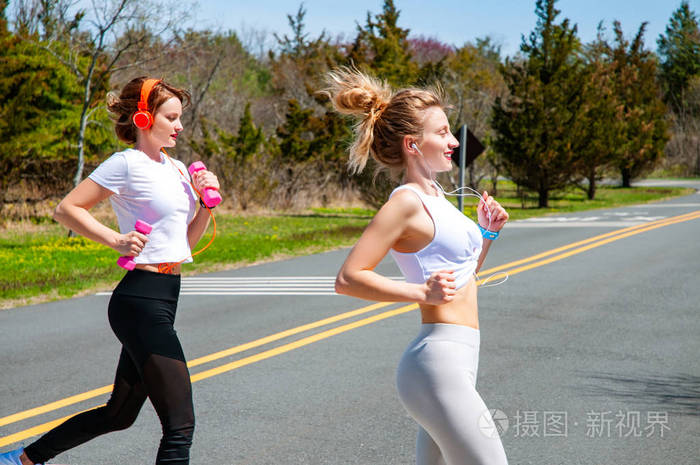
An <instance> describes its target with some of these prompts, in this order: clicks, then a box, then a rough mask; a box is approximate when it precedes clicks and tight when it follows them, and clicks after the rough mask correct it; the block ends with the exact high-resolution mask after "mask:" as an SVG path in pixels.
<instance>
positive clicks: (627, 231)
mask: <svg viewBox="0 0 700 465" xmlns="http://www.w3.org/2000/svg"><path fill="white" fill-rule="evenodd" d="M697 218H700V211H695V212H692V213H688V214H685V215H679V216H675V217H671V218H665V219H663V220H658V221H654V222H650V223H644V224H642V225H636V226H632V227H629V228H623V229H620V230H617V231H612V232H610V233H606V234H601V235H599V236H595V237H593V238H589V239H586V240H583V241H578V242H575V243H572V244H569V245H566V246H563V247H559V248H556V249H552V250H550V251H547V252H543V253H540V254H537V255H533V256H531V257H528V258H525V259H522V260H517V261H514V262H510V263H507V264H504V265H500V266H497V267H494V268H490V269H488V270H485V271H483V272H482V273H481V274H489V273H493V272H496V271H502V270H505V269H508V271H507V273H508V274H509V275H513V274H517V273H521V272H523V271H526V270H529V269H532V268H536V267H540V266H543V265H546V264H548V263H552V262H555V261H558V260H562V259H564V258H567V257H570V256H572V255H576V254H579V253H582V252H584V251H587V250H590V249H593V248H596V247H600V246H602V245H605V244H608V243H610V242H614V241H617V240H620V239H623V238H626V237H629V236H632V235H636V234H640V233H642V232H646V231H650V230H653V229H657V228H661V227H664V226H669V225H672V224H677V223H681V222H684V221H689V220H693V219H697ZM601 239H603V240H601ZM596 240H598V242H594V241H596ZM583 244H588V245H586V246H583V247H579V248H578V249H574V250H571V251H569V252H567V253H562V254H560V255H556V256H554V257H550V258H549V259H546V260H540V261H537V262H534V263H531V264H529V265H525V266H521V267H517V265H519V264H522V263H528V262H532V261H534V260H537V259H538V258H542V257H546V256H550V255H553V254H555V253H557V252H561V251H564V250H569V249H572V248H574V247H576V246H578V245H583ZM512 266H516V268H512V269H511V267H512ZM487 279H488V278H483V279H480V280H479V281H478V282H479V283H482V282H484V281H486V280H487ZM392 304H393V303H391V302H389V303H387V302H384V303H376V304H372V305H369V306H366V307H363V308H360V309H357V310H353V311H350V312H345V313H341V314H339V315H335V316H332V317H329V318H325V319H322V320H318V321H316V322H312V323H308V324H305V325H301V326H297V327H295V328H291V329H289V330H285V331H281V332H279V333H275V334H272V335H270V336H266V337H264V338H260V339H257V340H255V341H251V342H248V343H246V344H241V345H238V346H235V347H232V348H230V349H226V350H223V351H219V352H215V353H213V354H210V355H207V356H204V357H200V358H197V359H194V360H192V361H190V362H189V363H188V365H189V366H190V367H194V366H197V365H201V364H204V363H207V362H211V361H214V360H218V359H220V358H223V357H227V356H229V355H233V354H236V353H239V352H242V351H245V350H248V349H251V348H255V347H259V346H261V345H264V344H268V343H269V342H273V341H276V340H279V339H282V338H285V337H288V336H291V335H294V334H298V333H300V332H303V331H307V330H309V329H314V328H318V327H320V326H325V325H327V324H330V323H333V322H337V321H340V320H343V319H347V318H351V317H353V316H356V315H360V314H363V313H367V312H370V311H373V310H376V309H379V308H383V307H386V306H389V305H392ZM416 308H418V306H417V305H416V304H411V305H407V306H404V307H400V308H398V309H395V310H390V311H387V312H383V313H380V314H377V315H373V316H371V317H368V318H364V319H362V320H358V321H355V322H353V323H348V324H345V325H342V326H338V327H337V328H332V329H329V330H326V331H322V332H320V333H317V334H314V335H311V336H307V337H305V338H302V339H300V340H298V341H294V342H291V343H288V344H284V345H282V346H280V347H276V348H274V349H269V350H266V351H264V352H261V353H258V354H254V355H251V356H249V357H244V358H242V359H240V360H236V361H234V362H230V363H227V364H224V365H221V366H219V367H215V368H211V369H209V370H205V371H203V372H200V373H197V374H195V375H192V377H191V379H192V382H197V381H200V380H202V379H206V378H210V377H212V376H216V375H218V374H221V373H225V372H227V371H231V370H235V369H236V368H240V367H242V366H245V365H249V364H251V363H255V362H258V361H261V360H265V359H267V358H270V357H274V356H276V355H279V354H282V353H285V352H289V351H291V350H294V349H297V348H299V347H303V346H305V345H308V344H311V343H313V342H317V341H319V340H322V339H326V338H328V337H331V336H334V335H336V334H340V333H342V332H345V331H350V330H351V329H355V328H358V327H361V326H365V325H368V324H371V323H374V322H376V321H379V320H382V319H385V318H389V317H392V316H395V315H399V314H401V313H406V312H408V311H411V310H415V309H416ZM111 389H112V386H111V385H110V386H103V387H101V388H98V389H93V390H91V391H88V392H85V393H82V394H78V395H75V396H71V397H68V398H65V399H62V400H59V401H56V402H52V403H49V404H45V405H43V406H40V407H36V408H33V409H29V410H25V411H23V412H18V413H16V414H13V415H9V416H6V417H3V418H0V426H4V425H7V424H10V423H14V422H17V421H20V420H23V419H26V418H30V417H32V416H36V415H40V414H42V413H46V412H49V411H53V410H57V409H59V408H62V407H65V406H68V405H71V404H74V403H77V402H81V401H83V400H87V399H90V398H93V397H97V396H99V395H102V394H106V393H108V392H110V391H111ZM74 415H76V414H75V413H74V414H71V415H69V416H67V417H64V418H62V419H60V420H53V421H50V422H47V423H44V424H42V425H38V426H35V427H33V428H30V429H27V430H24V431H20V432H18V433H15V434H12V435H9V436H5V437H2V438H0V447H1V446H3V445H7V444H11V443H13V442H17V441H20V440H22V439H25V438H27V437H31V436H34V435H36V434H40V433H43V432H45V431H48V430H50V429H51V428H53V427H54V426H56V425H57V424H60V422H62V421H64V420H66V419H68V418H70V417H72V416H74Z"/></svg>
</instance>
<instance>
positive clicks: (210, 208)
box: [199, 198, 216, 210]
mask: <svg viewBox="0 0 700 465" xmlns="http://www.w3.org/2000/svg"><path fill="white" fill-rule="evenodd" d="M199 206H200V207H202V208H207V206H206V205H205V204H204V201H203V200H202V199H201V198H200V199H199ZM215 208H216V205H214V206H213V207H209V210H213V209H215Z"/></svg>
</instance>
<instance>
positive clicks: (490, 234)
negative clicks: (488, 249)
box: [476, 223, 498, 241]
mask: <svg viewBox="0 0 700 465" xmlns="http://www.w3.org/2000/svg"><path fill="white" fill-rule="evenodd" d="M476 225H477V226H478V227H479V230H480V231H481V236H482V237H483V238H484V239H488V240H490V241H495V240H496V239H497V238H498V231H489V230H488V229H486V228H484V227H482V226H481V225H480V224H479V223H477V224H476Z"/></svg>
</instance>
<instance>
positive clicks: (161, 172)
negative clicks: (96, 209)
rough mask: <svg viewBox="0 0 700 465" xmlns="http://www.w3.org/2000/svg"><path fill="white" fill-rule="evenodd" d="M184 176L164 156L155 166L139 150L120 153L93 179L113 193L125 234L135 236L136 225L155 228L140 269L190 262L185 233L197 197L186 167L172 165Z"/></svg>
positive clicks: (95, 173)
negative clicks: (145, 265)
mask: <svg viewBox="0 0 700 465" xmlns="http://www.w3.org/2000/svg"><path fill="white" fill-rule="evenodd" d="M173 162H175V164H176V165H177V166H178V168H180V171H182V174H180V172H179V171H178V170H177V168H175V167H174V166H173V164H172V163H170V160H168V159H166V158H165V155H162V154H161V160H160V161H154V160H152V159H151V158H149V157H148V155H146V154H145V153H143V152H141V151H140V150H135V149H127V150H124V151H123V152H117V153H115V154H114V155H112V156H111V157H109V158H108V159H107V160H105V161H104V162H102V164H101V165H100V166H98V167H97V168H96V169H95V171H93V172H92V173H91V174H90V176H89V178H90V179H92V180H93V181H95V182H96V183H97V184H99V185H100V186H102V187H104V188H106V189H109V190H110V191H112V192H114V195H112V196H110V197H109V200H110V202H111V203H112V208H113V209H114V213H116V215H117V221H118V222H119V230H120V231H121V233H122V234H125V233H127V232H129V231H133V230H134V224H135V223H136V220H142V221H145V222H146V223H148V224H150V225H151V226H153V231H151V234H149V235H148V239H149V241H148V243H147V244H146V247H144V248H143V251H142V252H141V254H140V255H139V256H138V257H136V258H135V259H134V262H136V263H162V262H177V261H180V260H182V259H184V258H186V257H189V258H187V260H185V263H189V262H191V261H192V258H191V257H190V254H191V251H190V244H189V242H188V240H187V227H188V225H189V222H190V221H191V220H192V217H193V216H194V213H195V209H196V205H197V203H196V198H197V197H196V196H195V193H194V192H193V191H192V188H191V187H190V184H189V179H186V178H184V177H183V174H184V175H185V176H189V173H188V172H187V169H186V168H185V165H184V164H183V163H182V162H181V161H179V160H173Z"/></svg>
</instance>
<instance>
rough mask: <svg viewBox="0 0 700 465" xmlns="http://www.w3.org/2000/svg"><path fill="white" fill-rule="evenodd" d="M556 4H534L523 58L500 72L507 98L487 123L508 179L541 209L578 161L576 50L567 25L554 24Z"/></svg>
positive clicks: (579, 83) (581, 79)
mask: <svg viewBox="0 0 700 465" xmlns="http://www.w3.org/2000/svg"><path fill="white" fill-rule="evenodd" d="M555 3H556V0H538V1H537V7H536V10H535V11H536V14H537V18H538V20H537V26H536V27H535V30H534V31H533V32H532V33H531V34H530V37H529V39H528V40H525V38H523V42H522V44H521V46H520V50H521V52H522V53H523V55H524V58H523V59H522V60H507V61H506V65H505V66H503V67H502V68H501V72H502V73H503V77H504V79H505V82H506V85H507V86H508V90H509V95H508V96H507V97H505V98H501V97H499V98H497V99H496V103H495V107H494V114H493V120H492V125H493V128H494V130H495V131H496V133H497V135H496V139H495V141H494V146H495V148H496V150H498V151H499V152H500V154H501V156H502V159H503V165H504V168H505V170H506V173H507V175H508V176H510V177H511V179H513V181H515V182H516V184H518V185H521V186H524V187H527V188H528V189H532V190H534V191H535V192H537V193H538V196H539V205H540V206H541V207H546V206H547V205H548V200H549V194H550V192H551V191H552V190H555V189H561V188H563V187H566V186H567V185H568V184H570V182H571V179H572V176H573V174H574V173H575V172H576V169H577V167H578V163H579V161H580V158H579V150H578V149H579V144H581V140H580V138H579V137H578V135H579V134H578V132H579V126H578V125H577V119H578V118H579V116H580V115H581V112H582V104H583V102H582V95H583V92H582V91H583V87H584V77H583V73H582V68H583V65H582V61H581V59H580V57H579V55H578V51H579V48H580V44H579V40H578V38H577V37H576V26H571V25H570V24H569V20H568V19H564V20H563V21H562V22H561V23H559V24H556V23H555V20H556V17H557V16H558V15H559V13H560V12H559V10H557V9H556V8H555V7H554V5H555Z"/></svg>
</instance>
